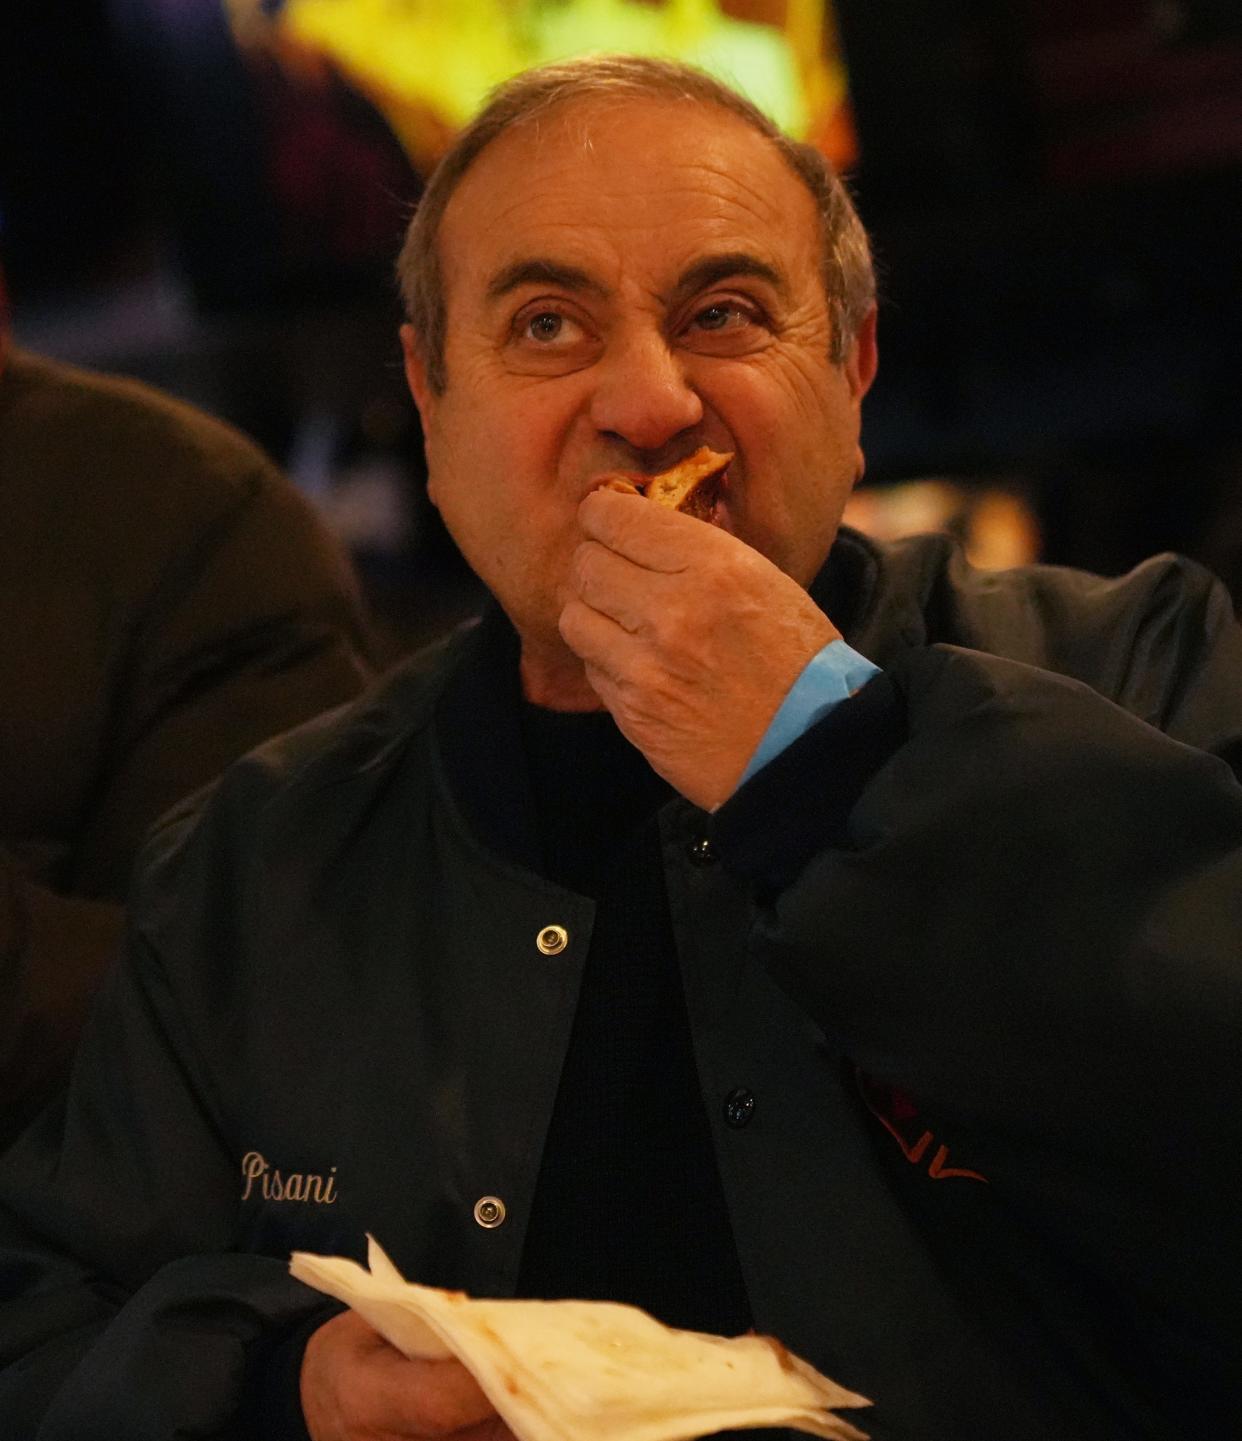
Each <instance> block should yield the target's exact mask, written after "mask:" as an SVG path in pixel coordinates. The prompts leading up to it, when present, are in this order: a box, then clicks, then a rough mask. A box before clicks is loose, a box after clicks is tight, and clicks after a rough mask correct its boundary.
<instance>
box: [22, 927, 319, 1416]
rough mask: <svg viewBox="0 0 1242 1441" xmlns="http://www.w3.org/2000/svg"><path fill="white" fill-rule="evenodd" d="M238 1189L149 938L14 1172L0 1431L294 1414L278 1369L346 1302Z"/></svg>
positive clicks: (131, 957) (130, 959) (102, 1006)
mask: <svg viewBox="0 0 1242 1441" xmlns="http://www.w3.org/2000/svg"><path fill="white" fill-rule="evenodd" d="M238 1197H239V1177H238V1175H237V1173H236V1167H235V1164H234V1163H233V1162H232V1161H231V1160H230V1158H229V1155H228V1153H227V1151H226V1148H225V1146H224V1143H223V1141H222V1135H221V1120H220V1116H219V1113H218V1110H217V1103H216V1098H215V1096H214V1095H213V1088H212V1082H211V1078H210V1076H209V1075H208V1074H207V1069H206V1067H205V1066H204V1064H203V1063H202V1061H201V1059H200V1057H199V1055H198V1053H197V1051H196V1047H195V1044H194V1037H193V1034H192V1028H191V1027H190V1026H188V1025H186V1024H184V1022H183V1018H182V1016H181V1015H180V1013H179V1008H178V1005H177V1002H176V999H175V996H174V995H173V993H172V990H171V988H170V986H169V985H168V983H167V980H166V977H165V972H164V968H163V967H162V966H161V963H160V959H159V957H158V956H157V955H155V954H154V952H153V951H152V950H151V949H150V948H149V946H148V945H147V943H146V942H145V941H144V940H142V939H141V938H135V940H134V941H133V943H132V945H131V948H130V951H129V954H128V956H127V960H126V963H125V964H124V965H122V966H120V967H118V968H117V969H116V971H115V972H114V973H113V974H112V975H111V976H110V977H109V979H108V981H107V983H106V985H105V988H104V990H103V992H102V993H101V996H100V998H99V1003H98V1005H97V1007H96V1008H95V1010H94V1012H93V1014H92V1018H91V1021H90V1023H89V1025H88V1027H87V1030H86V1033H85V1035H84V1037H83V1042H82V1046H81V1048H80V1051H79V1054H78V1057H77V1060H76V1062H75V1071H74V1078H73V1083H72V1085H71V1087H70V1091H69V1094H68V1097H67V1099H66V1100H65V1101H64V1102H63V1103H62V1104H59V1105H58V1106H57V1107H56V1108H55V1109H53V1110H51V1111H49V1112H48V1113H46V1114H45V1115H44V1116H43V1117H42V1118H41V1119H40V1121H39V1122H37V1123H36V1125H35V1126H34V1127H32V1128H31V1129H30V1130H29V1131H28V1132H27V1133H26V1134H25V1136H23V1138H22V1140H21V1141H20V1142H19V1143H18V1145H17V1146H16V1147H15V1148H14V1149H13V1150H12V1151H11V1152H10V1153H9V1155H8V1156H7V1157H6V1158H5V1160H4V1162H3V1164H2V1165H0V1368H2V1369H0V1434H3V1435H4V1436H6V1437H10V1436H11V1437H14V1438H21V1441H27V1438H35V1437H38V1438H39V1441H105V1438H106V1441H122V1438H124V1441H143V1438H148V1441H155V1438H165V1441H166V1438H168V1437H171V1436H191V1435H193V1436H205V1435H211V1436H219V1437H221V1438H228V1441H241V1438H248V1437H250V1436H252V1435H253V1436H258V1435H261V1434H263V1431H262V1424H261V1420H260V1418H261V1417H262V1415H263V1414H264V1413H265V1409H266V1411H267V1413H268V1414H270V1412H271V1410H272V1408H273V1407H277V1406H279V1405H287V1406H289V1407H292V1406H293V1403H294V1400H295V1397H296V1392H293V1394H292V1396H280V1397H273V1396H270V1395H265V1394H264V1389H265V1379H266V1378H265V1377H264V1368H265V1362H266V1361H267V1359H268V1357H269V1355H271V1356H278V1355H279V1354H280V1353H281V1351H282V1349H284V1350H287V1342H288V1339H289V1337H290V1335H296V1333H297V1332H298V1331H299V1328H303V1339H304V1338H305V1334H308V1333H309V1329H312V1328H313V1324H314V1323H315V1320H316V1316H317V1315H319V1316H324V1315H327V1314H330V1308H325V1307H324V1306H323V1298H322V1297H320V1296H317V1295H316V1294H315V1293H314V1292H312V1291H309V1290H308V1289H307V1288H305V1287H303V1286H302V1285H300V1284H299V1283H297V1282H295V1281H293V1280H292V1278H290V1277H289V1276H288V1274H287V1267H286V1264H285V1262H284V1260H283V1259H278V1258H275V1257H266V1256H261V1255H244V1254H239V1253H238V1252H237V1251H236V1234H235V1233H236V1215H237V1208H238ZM296 1360H297V1358H296V1356H292V1357H290V1356H288V1355H286V1356H285V1358H284V1364H283V1365H281V1366H279V1367H278V1369H279V1370H280V1372H281V1373H282V1374H283V1375H284V1376H285V1378H286V1380H285V1383H284V1384H285V1386H286V1389H288V1388H292V1387H294V1385H295V1383H296ZM250 1401H253V1402H254V1404H253V1405H251V1404H248V1402H250ZM272 1434H273V1436H274V1435H276V1434H280V1435H283V1434H285V1433H284V1432H283V1431H281V1432H274V1433H272ZM291 1434H296V1433H291Z"/></svg>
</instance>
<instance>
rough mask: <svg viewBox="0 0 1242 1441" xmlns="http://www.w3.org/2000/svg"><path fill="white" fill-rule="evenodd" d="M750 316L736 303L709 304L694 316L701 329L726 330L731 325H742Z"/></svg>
mask: <svg viewBox="0 0 1242 1441" xmlns="http://www.w3.org/2000/svg"><path fill="white" fill-rule="evenodd" d="M749 319H750V316H749V315H747V314H746V312H745V311H744V310H742V309H741V307H740V306H737V305H709V306H708V307H707V309H706V310H700V311H699V313H698V314H697V315H696V316H695V317H694V320H695V324H696V325H697V326H698V327H699V328H700V329H701V330H728V329H729V328H730V327H731V326H735V325H744V324H745V323H746V322H747V321H748V320H749Z"/></svg>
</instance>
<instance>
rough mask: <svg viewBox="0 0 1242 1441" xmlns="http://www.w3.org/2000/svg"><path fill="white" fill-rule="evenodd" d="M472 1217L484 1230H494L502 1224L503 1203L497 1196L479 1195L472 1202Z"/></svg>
mask: <svg viewBox="0 0 1242 1441" xmlns="http://www.w3.org/2000/svg"><path fill="white" fill-rule="evenodd" d="M474 1219H475V1220H476V1221H477V1222H478V1223H479V1225H480V1226H482V1227H483V1229H484V1230H485V1231H494V1230H495V1229H496V1227H497V1226H503V1225H504V1220H505V1203H504V1202H503V1201H502V1200H501V1199H500V1197H499V1196H480V1197H479V1199H478V1200H477V1201H476V1202H475V1203H474Z"/></svg>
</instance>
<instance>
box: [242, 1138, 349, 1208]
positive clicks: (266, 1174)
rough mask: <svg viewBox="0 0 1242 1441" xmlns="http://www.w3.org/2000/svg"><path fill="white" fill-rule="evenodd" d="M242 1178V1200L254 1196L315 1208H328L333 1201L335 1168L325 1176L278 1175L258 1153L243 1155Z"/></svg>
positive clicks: (334, 1194)
mask: <svg viewBox="0 0 1242 1441" xmlns="http://www.w3.org/2000/svg"><path fill="white" fill-rule="evenodd" d="M241 1170H242V1177H243V1179H244V1180H245V1182H246V1186H245V1189H244V1190H243V1191H242V1197H241V1198H242V1200H243V1201H248V1200H249V1199H250V1195H251V1193H252V1192H254V1193H255V1194H256V1195H261V1196H262V1197H263V1199H264V1200H265V1201H309V1202H310V1203H311V1204H312V1205H316V1206H331V1205H333V1204H334V1203H335V1201H336V1167H335V1166H333V1167H331V1169H330V1170H329V1172H328V1174H327V1175H326V1176H323V1175H320V1174H318V1173H317V1172H314V1171H290V1172H289V1174H288V1175H287V1176H285V1175H282V1174H281V1172H280V1171H278V1170H277V1169H276V1168H275V1167H274V1166H271V1165H269V1164H268V1162H267V1159H266V1157H264V1156H263V1155H262V1154H261V1153H260V1152H258V1151H247V1152H246V1154H245V1155H244V1156H243V1157H242V1163H241Z"/></svg>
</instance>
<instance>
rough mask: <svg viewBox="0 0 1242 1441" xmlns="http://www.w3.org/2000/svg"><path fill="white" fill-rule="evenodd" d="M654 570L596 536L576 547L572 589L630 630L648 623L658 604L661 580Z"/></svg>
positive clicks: (578, 595)
mask: <svg viewBox="0 0 1242 1441" xmlns="http://www.w3.org/2000/svg"><path fill="white" fill-rule="evenodd" d="M663 580H665V576H664V575H662V574H660V573H659V572H652V571H649V570H646V569H644V568H643V567H641V566H639V565H636V564H635V563H634V562H633V561H631V560H627V559H626V558H625V557H624V556H621V555H618V554H617V552H616V551H613V550H609V549H608V548H607V547H606V546H604V545H603V544H602V543H601V542H599V541H597V540H586V541H583V542H582V544H581V545H579V546H578V548H577V549H576V550H575V551H574V556H573V564H572V566H571V569H570V576H569V588H570V593H571V594H572V595H573V596H574V597H576V598H577V599H578V600H580V601H582V602H583V603H584V604H585V605H588V606H590V607H591V609H592V610H596V611H599V613H600V614H601V615H605V616H607V617H608V618H609V619H610V620H613V621H615V622H616V623H617V624H618V625H619V626H620V627H621V628H622V629H623V630H627V631H629V632H630V633H631V634H632V633H633V632H635V631H638V630H640V629H642V627H643V626H644V624H646V623H647V620H648V618H649V617H650V615H651V613H652V610H653V607H656V608H658V606H659V590H660V582H661V581H663Z"/></svg>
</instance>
